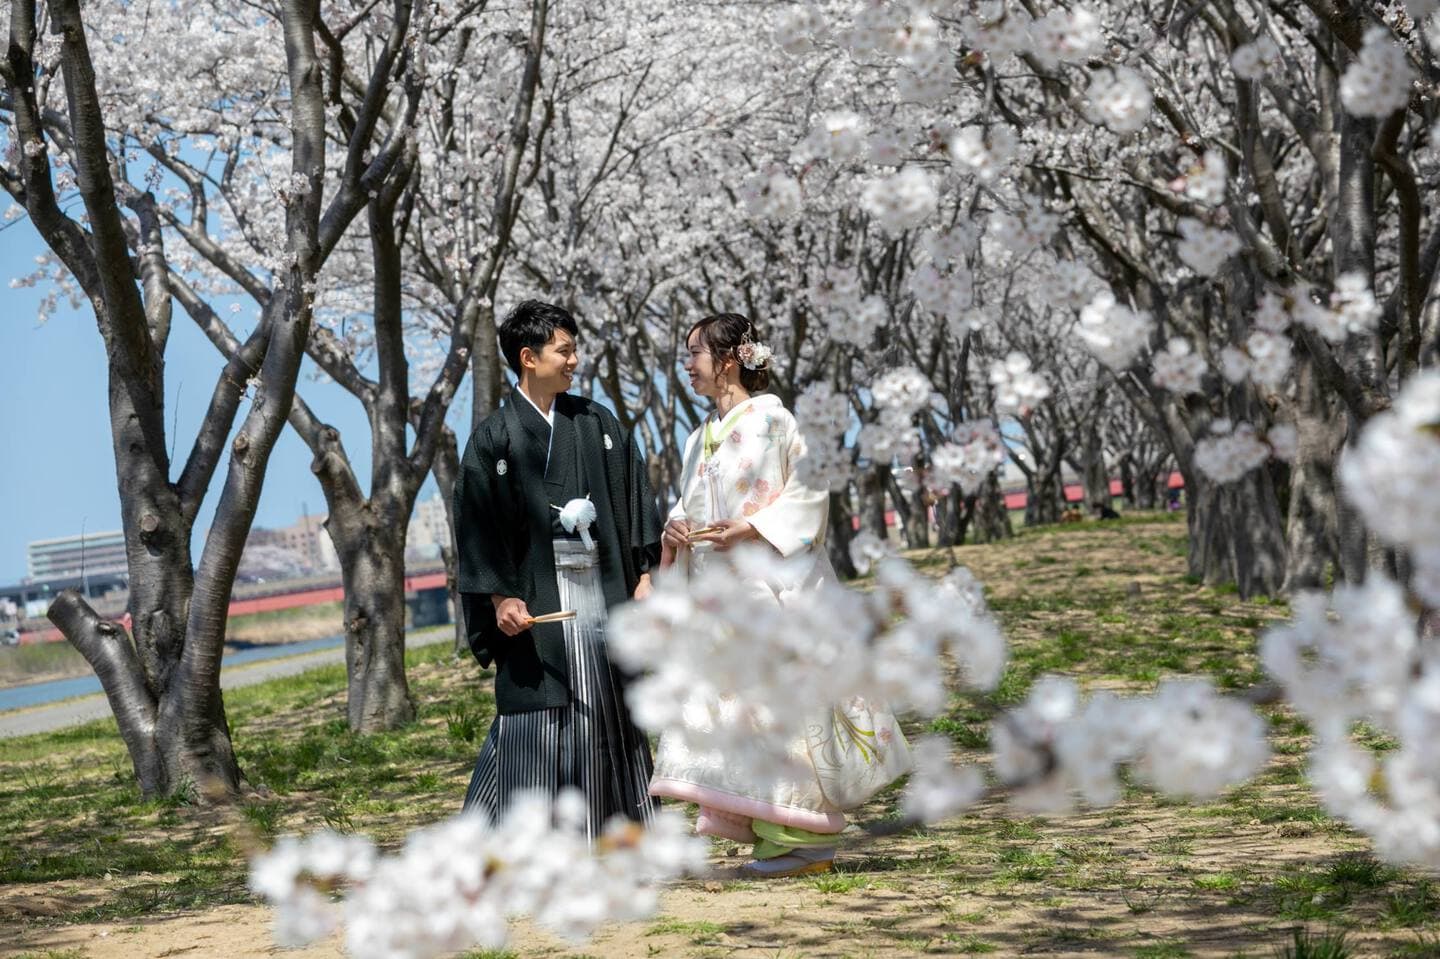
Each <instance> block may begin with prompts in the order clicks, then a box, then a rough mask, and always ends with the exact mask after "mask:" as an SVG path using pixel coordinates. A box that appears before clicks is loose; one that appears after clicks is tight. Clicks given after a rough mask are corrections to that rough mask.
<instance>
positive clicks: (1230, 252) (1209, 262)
mask: <svg viewBox="0 0 1440 959" xmlns="http://www.w3.org/2000/svg"><path fill="white" fill-rule="evenodd" d="M1178 226H1179V229H1180V242H1179V243H1178V244H1176V246H1175V252H1176V253H1177V254H1178V255H1179V257H1180V261H1181V262H1182V263H1184V264H1185V265H1186V266H1188V267H1190V269H1192V270H1194V271H1195V272H1196V273H1199V274H1200V275H1201V276H1214V275H1215V274H1216V273H1217V272H1218V271H1219V269H1220V267H1221V266H1222V265H1224V263H1225V261H1226V260H1228V259H1230V257H1232V256H1234V255H1235V254H1236V253H1239V252H1240V238H1239V237H1238V236H1236V235H1235V234H1234V233H1232V232H1231V231H1230V230H1223V229H1220V228H1218V227H1212V226H1206V225H1205V224H1204V223H1201V222H1200V221H1199V220H1196V219H1192V218H1190V217H1182V218H1181V220H1180V223H1179V224H1178Z"/></svg>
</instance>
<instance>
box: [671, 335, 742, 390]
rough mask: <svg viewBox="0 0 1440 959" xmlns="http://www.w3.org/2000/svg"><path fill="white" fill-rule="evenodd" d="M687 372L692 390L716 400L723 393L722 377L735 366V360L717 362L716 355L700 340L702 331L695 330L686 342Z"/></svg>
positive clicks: (685, 360) (685, 364) (685, 365)
mask: <svg viewBox="0 0 1440 959" xmlns="http://www.w3.org/2000/svg"><path fill="white" fill-rule="evenodd" d="M682 359H683V365H684V367H685V372H686V373H689V374H690V388H691V389H692V390H694V391H695V392H696V394H698V395H700V396H708V397H710V398H712V399H713V398H715V397H717V396H719V395H720V393H721V391H722V384H721V382H720V380H721V377H722V375H724V374H725V373H727V372H728V371H729V368H730V367H732V366H734V365H735V361H734V360H721V361H718V362H717V361H716V359H715V354H714V353H711V352H710V348H709V347H708V346H706V345H705V343H704V341H703V340H701V339H700V331H699V330H694V331H692V332H691V334H690V336H689V338H688V339H687V340H686V342H685V352H684V354H683V357H682Z"/></svg>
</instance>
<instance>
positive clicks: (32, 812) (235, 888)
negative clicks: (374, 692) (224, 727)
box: [0, 643, 493, 921]
mask: <svg viewBox="0 0 1440 959" xmlns="http://www.w3.org/2000/svg"><path fill="white" fill-rule="evenodd" d="M406 663H407V667H408V668H409V670H410V674H411V684H412V690H413V692H414V693H415V696H416V699H417V701H418V702H419V703H420V704H421V705H420V716H419V719H418V721H417V722H416V723H413V724H411V725H409V726H407V727H405V728H404V729H400V730H396V731H394V732H389V733H381V734H375V735H366V736H362V735H357V734H355V733H352V732H350V731H349V729H348V727H347V725H346V722H345V719H344V713H343V691H344V687H345V671H344V667H343V666H339V665H336V666H324V667H319V668H316V669H312V670H309V671H307V672H305V673H301V674H298V675H296V676H290V677H285V678H283V679H277V680H272V681H270V682H267V683H262V684H257V685H255V686H249V687H245V688H242V689H237V690H233V691H230V692H228V693H227V694H226V710H227V713H228V715H229V718H230V725H231V733H232V739H233V742H234V744H235V750H236V756H237V759H238V760H239V763H240V767H241V769H242V770H243V772H244V774H245V776H246V779H247V780H248V783H249V785H250V786H251V787H254V789H256V790H258V792H257V793H254V794H251V795H247V796H246V797H244V798H242V800H241V801H240V802H239V803H238V804H237V805H236V807H235V808H234V809H233V810H221V809H213V808H202V807H191V806H188V805H187V804H186V803H185V801H184V800H183V798H179V797H176V798H170V799H165V800H161V801H153V802H142V801H141V798H140V795H139V791H138V788H137V787H136V785H135V782H134V774H133V771H132V770H131V768H130V763H129V760H128V757H127V756H126V753H125V751H124V748H123V746H122V745H121V744H120V742H119V740H118V737H117V736H116V734H115V726H114V722H113V720H106V721H103V722H96V723H89V724H86V725H85V726H81V727H75V728H71V729H66V730H61V731H57V732H53V733H46V734H42V735H38V736H31V737H25V738H22V739H14V740H6V741H5V742H4V744H3V746H0V769H3V770H4V774H3V775H0V834H5V835H7V836H16V837H20V841H18V842H11V841H7V842H5V843H0V884H3V883H37V882H58V881H78V882H82V883H83V882H96V881H107V882H109V881H111V880H113V879H114V878H115V877H133V879H134V881H133V882H128V883H127V882H120V883H117V884H115V887H114V888H113V889H112V890H109V891H107V894H106V895H105V896H104V897H102V898H101V899H100V901H99V902H98V903H96V904H92V905H87V906H85V907H84V908H81V909H78V910H77V911H75V912H74V913H72V914H70V915H68V916H66V918H68V919H71V920H89V921H102V920H103V921H113V920H115V919H120V918H126V917H134V916H143V915H149V914H153V913H156V912H166V911H174V910H178V909H200V908H206V907H209V906H213V905H217V904H221V903H230V902H241V901H248V899H249V893H248V891H247V890H246V888H245V881H244V873H245V860H246V857H245V853H244V849H243V848H242V847H243V846H244V845H245V844H247V843H249V842H251V841H256V840H259V841H269V840H270V839H272V838H273V837H275V836H277V835H279V834H281V833H284V832H293V831H304V830H308V829H313V828H316V827H318V826H321V825H328V826H330V827H332V828H338V829H344V830H350V829H359V830H363V831H365V832H369V833H372V834H375V835H377V837H379V838H380V839H381V840H382V841H394V840H395V839H397V838H398V837H399V836H400V835H401V834H402V833H403V832H404V831H405V829H406V828H407V827H408V826H412V825H417V824H419V823H421V822H423V821H427V820H428V821H433V820H434V819H437V818H440V817H441V816H442V815H444V814H446V813H449V812H453V811H454V810H455V808H456V807H457V806H458V803H459V798H460V796H461V795H462V793H463V790H464V781H465V778H466V776H467V774H468V769H469V766H470V764H471V763H473V762H474V758H475V752H476V749H477V747H476V746H475V745H474V743H472V742H469V741H466V740H464V739H463V738H462V739H457V738H456V737H454V736H453V735H451V734H450V732H449V729H448V728H447V725H446V724H445V722H444V721H443V719H442V717H443V716H444V715H446V713H447V712H449V713H454V712H457V711H464V712H465V713H466V714H467V715H469V716H471V717H473V721H474V722H475V723H476V724H483V723H485V722H488V718H489V716H490V715H491V713H492V711H493V706H492V700H491V698H490V696H489V694H488V693H480V692H478V691H477V689H476V688H475V687H476V684H475V683H474V682H470V683H457V682H455V681H454V677H455V676H457V675H459V672H458V671H461V670H467V669H469V670H472V671H471V672H470V674H469V675H470V676H471V677H472V678H473V676H474V672H473V667H472V666H470V665H469V664H455V663H454V662H453V661H452V654H451V653H450V651H449V649H448V648H447V647H446V645H445V644H443V643H442V644H434V645H430V646H424V647H419V648H412V649H410V650H409V651H407V654H406ZM324 702H329V703H330V705H329V706H322V707H320V708H319V709H318V711H317V704H319V703H324ZM317 712H318V715H316V714H317ZM287 715H304V716H311V717H314V718H313V719H312V720H310V721H309V722H307V723H301V724H293V723H287V722H286V717H287ZM77 757H83V760H79V761H78V762H77ZM77 770H79V771H78V772H77Z"/></svg>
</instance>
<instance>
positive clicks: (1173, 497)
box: [1165, 488, 1180, 513]
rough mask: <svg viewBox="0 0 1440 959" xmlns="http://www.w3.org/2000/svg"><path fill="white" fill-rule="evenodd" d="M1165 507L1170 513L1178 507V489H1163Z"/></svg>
mask: <svg viewBox="0 0 1440 959" xmlns="http://www.w3.org/2000/svg"><path fill="white" fill-rule="evenodd" d="M1165 509H1166V510H1167V511H1169V512H1171V513H1173V512H1175V511H1176V510H1178V509H1180V490H1179V489H1178V488H1171V489H1168V490H1166V491H1165Z"/></svg>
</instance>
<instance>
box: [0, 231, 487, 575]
mask: <svg viewBox="0 0 1440 959" xmlns="http://www.w3.org/2000/svg"><path fill="white" fill-rule="evenodd" d="M43 249H44V246H43V243H42V241H41V240H40V238H39V236H38V235H37V234H36V232H35V229H34V227H32V226H31V225H30V223H29V221H28V220H26V219H25V218H21V219H18V220H16V221H14V222H12V223H11V224H8V225H7V228H5V229H3V230H0V263H3V264H4V272H5V280H6V283H5V284H4V285H0V304H3V309H0V464H3V468H0V584H8V583H14V582H16V581H17V580H19V579H20V578H21V577H23V576H24V575H26V567H25V544H26V543H27V542H29V541H31V540H36V539H45V538H48V537H52V536H68V535H73V534H77V533H79V532H80V531H81V529H82V527H83V528H84V529H85V530H87V531H92V532H98V531H102V530H112V529H119V528H120V499H119V495H118V494H117V492H116V489H115V486H116V484H115V458H114V454H113V452H112V450H111V445H110V427H109V414H108V404H107V401H106V383H107V372H106V367H105V349H104V344H103V343H102V341H101V339H100V333H99V330H98V329H97V328H96V325H95V318H94V316H93V314H92V313H91V312H90V310H89V308H88V306H87V307H85V308H83V309H82V310H80V311H74V310H71V309H69V307H68V306H62V308H61V310H60V312H58V313H57V314H56V315H55V316H54V317H52V318H51V319H50V320H49V321H48V322H47V323H44V324H40V323H39V322H38V320H37V317H36V310H37V307H38V305H39V302H40V300H41V298H42V296H43V291H42V290H38V289H11V288H10V285H9V282H8V281H9V280H10V279H12V278H14V277H17V276H23V275H25V274H28V273H29V272H30V271H31V270H33V269H34V264H35V257H36V255H37V254H39V253H40V252H41V251H42V250H43ZM248 312H249V310H248V308H247V313H248ZM227 315H228V314H227ZM219 370H220V358H219V354H218V353H217V352H216V351H215V348H214V347H213V346H211V345H210V343H209V342H208V341H207V340H205V338H204V337H203V336H201V334H200V332H199V331H198V330H197V329H196V328H195V326H194V324H192V323H191V322H190V321H189V317H188V316H186V315H185V313H184V312H183V311H182V310H180V309H179V307H178V306H177V307H176V310H175V322H174V328H173V332H172V333H171V337H170V345H169V349H168V350H167V353H166V382H165V391H166V406H167V417H168V418H169V419H170V420H171V421H172V422H174V423H175V424H176V428H175V429H173V430H171V431H169V435H170V437H171V442H172V446H173V449H174V454H173V457H172V458H173V459H174V460H176V461H178V462H179V464H180V465H181V466H183V464H184V460H185V456H186V455H187V453H188V451H189V448H190V445H191V444H192V443H193V442H194V438H195V431H196V430H197V429H198V427H199V424H200V419H201V417H202V416H203V414H204V411H205V407H206V404H207V403H208V402H209V399H210V394H211V391H212V390H213V389H214V385H215V378H216V376H217V375H218V373H219ZM313 371H314V368H313V367H312V366H310V365H309V363H308V361H307V365H306V369H305V370H303V371H302V374H301V377H302V378H301V393H302V395H304V396H305V397H306V400H307V401H308V402H309V403H310V405H311V406H312V407H313V408H314V409H315V411H316V413H317V414H318V415H319V416H320V417H321V418H322V419H324V420H325V421H326V422H329V423H331V424H332V425H334V426H335V427H337V428H338V429H339V430H340V434H341V436H342V437H344V439H345V443H346V448H347V450H348V451H349V453H350V457H351V461H352V462H353V463H354V466H355V469H356V472H357V474H358V476H359V477H360V479H361V483H362V486H368V485H369V476H370V451H369V438H368V437H369V433H368V428H367V426H366V422H365V416H364V411H363V410H362V408H361V406H360V404H359V403H358V402H356V401H355V400H354V399H353V398H351V397H350V396H349V394H347V393H345V392H344V391H343V390H340V389H339V388H338V387H335V386H333V385H331V384H328V383H324V384H322V383H316V382H313V381H312V380H311V378H310V377H311V374H313ZM466 399H468V385H467V387H466V388H463V389H462V390H461V392H460V394H459V396H458V397H457V404H456V405H457V406H458V407H463V408H462V409H459V410H455V411H452V421H453V418H455V417H457V416H459V417H463V416H465V409H468V405H469V404H468V402H464V401H465V400H466ZM246 409H247V408H246V407H243V406H242V407H241V412H240V416H238V417H237V422H238V421H239V420H240V419H243V417H244V414H245V411H246ZM226 466H227V464H223V463H222V464H221V468H220V470H219V471H217V473H216V478H215V481H214V482H213V483H212V484H211V490H212V495H211V496H210V497H209V498H208V499H207V501H206V503H205V506H204V508H203V509H202V510H201V514H200V519H199V521H198V522H197V523H196V527H197V529H196V539H195V543H194V549H195V558H196V560H197V561H198V559H199V550H200V548H201V546H202V542H201V540H200V538H199V537H200V536H201V535H202V534H203V532H204V529H205V528H206V527H208V526H209V525H210V520H211V517H212V516H213V515H214V508H215V501H216V499H217V497H218V493H219V490H220V488H221V485H222V484H223V482H224V470H225V468H226ZM179 469H180V466H176V467H174V468H173V470H172V474H171V475H172V477H173V476H174V475H176V474H177V473H178V471H179ZM432 495H434V481H433V480H430V481H427V485H426V488H425V489H424V490H423V491H422V492H421V498H422V499H424V498H428V497H429V496H432ZM305 507H308V510H309V512H310V513H311V514H315V513H323V512H325V498H324V496H323V495H322V494H321V491H320V484H319V483H318V482H316V480H315V478H314V476H313V475H312V474H311V472H310V452H309V450H308V449H306V447H305V444H304V443H302V442H301V441H300V440H299V438H298V437H296V436H295V435H294V433H293V432H292V431H291V430H290V429H288V428H287V429H286V430H285V432H284V433H283V434H282V435H281V438H280V440H279V442H278V443H277V444H276V447H275V452H274V454H273V455H272V457H271V460H270V469H269V472H268V473H267V475H266V478H265V487H264V492H263V493H262V495H261V498H260V506H259V512H258V513H257V515H256V518H255V523H256V525H257V526H272V527H273V526H285V525H288V524H290V523H292V522H294V521H295V520H296V519H298V518H299V516H300V514H301V511H302V509H303V508H305Z"/></svg>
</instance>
